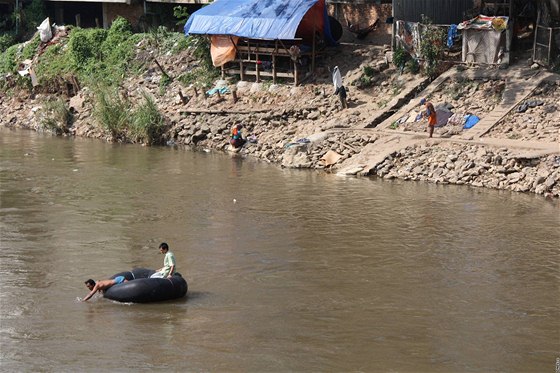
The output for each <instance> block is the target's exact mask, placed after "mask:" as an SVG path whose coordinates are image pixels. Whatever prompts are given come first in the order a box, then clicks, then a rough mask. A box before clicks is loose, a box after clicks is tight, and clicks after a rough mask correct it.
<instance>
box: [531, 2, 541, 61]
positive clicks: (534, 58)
mask: <svg viewBox="0 0 560 373" xmlns="http://www.w3.org/2000/svg"><path fill="white" fill-rule="evenodd" d="M540 22H541V10H540V9H539V11H538V13H537V23H536V24H535V38H534V41H533V62H535V60H536V57H537V34H538V33H539V23H540Z"/></svg>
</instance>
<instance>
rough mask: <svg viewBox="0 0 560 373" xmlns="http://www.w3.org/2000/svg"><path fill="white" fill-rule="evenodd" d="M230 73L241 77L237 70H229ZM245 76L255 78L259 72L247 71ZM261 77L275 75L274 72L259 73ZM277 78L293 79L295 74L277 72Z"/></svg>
mask: <svg viewBox="0 0 560 373" xmlns="http://www.w3.org/2000/svg"><path fill="white" fill-rule="evenodd" d="M228 72H229V73H230V74H240V75H241V72H240V71H239V70H237V69H235V70H228ZM244 75H252V76H255V75H257V72H256V71H255V70H245V71H244ZM259 75H261V76H274V73H273V72H268V71H259ZM276 76H278V77H281V78H293V77H294V73H284V72H276ZM242 80H244V79H242Z"/></svg>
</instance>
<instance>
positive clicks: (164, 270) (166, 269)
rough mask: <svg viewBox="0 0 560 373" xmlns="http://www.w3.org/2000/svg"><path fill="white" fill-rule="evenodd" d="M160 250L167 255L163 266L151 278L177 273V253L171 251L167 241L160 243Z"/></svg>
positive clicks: (167, 276)
mask: <svg viewBox="0 0 560 373" xmlns="http://www.w3.org/2000/svg"><path fill="white" fill-rule="evenodd" d="M159 252H160V253H162V254H164V255H165V257H164V258H163V267H161V268H160V269H158V270H157V271H156V273H154V274H153V275H151V276H150V278H169V277H171V276H173V274H174V273H175V268H176V265H175V255H173V253H172V252H171V251H169V245H168V244H167V243H165V242H162V243H161V244H160V245H159Z"/></svg>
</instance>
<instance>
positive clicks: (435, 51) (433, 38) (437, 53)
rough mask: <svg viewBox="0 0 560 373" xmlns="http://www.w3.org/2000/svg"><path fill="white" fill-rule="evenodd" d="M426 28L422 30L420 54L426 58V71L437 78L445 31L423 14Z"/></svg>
mask: <svg viewBox="0 0 560 373" xmlns="http://www.w3.org/2000/svg"><path fill="white" fill-rule="evenodd" d="M422 23H423V24H424V28H423V30H422V32H421V36H422V37H421V41H420V54H421V55H422V58H424V60H425V65H424V73H425V74H426V75H427V76H428V77H430V78H432V79H433V78H435V77H436V76H437V74H438V69H439V65H440V59H441V57H442V56H443V47H444V45H445V43H444V38H445V33H444V32H443V30H442V29H440V28H439V27H436V26H433V25H432V22H431V20H430V19H429V18H427V17H425V16H423V17H422Z"/></svg>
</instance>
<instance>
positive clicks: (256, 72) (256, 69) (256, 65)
mask: <svg viewBox="0 0 560 373" xmlns="http://www.w3.org/2000/svg"><path fill="white" fill-rule="evenodd" d="M255 74H256V75H257V83H260V80H261V74H260V70H259V45H258V44H257V49H256V50H255Z"/></svg>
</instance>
